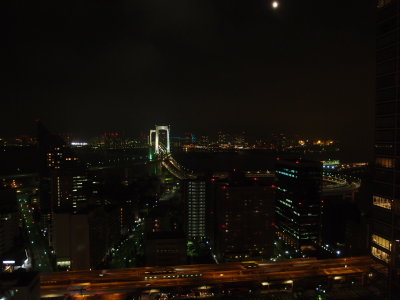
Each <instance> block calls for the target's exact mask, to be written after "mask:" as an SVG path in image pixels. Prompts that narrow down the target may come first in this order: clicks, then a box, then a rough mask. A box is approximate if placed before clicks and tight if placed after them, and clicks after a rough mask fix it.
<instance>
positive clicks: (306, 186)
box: [275, 158, 322, 254]
mask: <svg viewBox="0 0 400 300" xmlns="http://www.w3.org/2000/svg"><path fill="white" fill-rule="evenodd" d="M275 174H276V177H277V180H278V181H277V183H276V207H275V211H276V235H277V238H278V242H283V244H284V245H285V246H288V247H289V248H291V249H293V250H297V251H295V253H296V252H297V253H298V254H301V253H302V252H306V251H313V250H315V249H316V246H317V243H318V241H319V235H320V224H321V198H320V195H321V188H322V186H321V184H322V164H321V163H320V162H313V161H307V160H303V159H286V160H285V159H280V158H277V161H276V165H275Z"/></svg>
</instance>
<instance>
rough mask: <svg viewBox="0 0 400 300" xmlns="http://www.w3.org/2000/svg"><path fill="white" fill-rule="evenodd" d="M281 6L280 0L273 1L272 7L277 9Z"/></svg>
mask: <svg viewBox="0 0 400 300" xmlns="http://www.w3.org/2000/svg"><path fill="white" fill-rule="evenodd" d="M278 7H279V2H278V1H273V2H272V8H274V9H277V8H278Z"/></svg>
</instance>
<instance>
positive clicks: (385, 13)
mask: <svg viewBox="0 0 400 300" xmlns="http://www.w3.org/2000/svg"><path fill="white" fill-rule="evenodd" d="M399 9H400V1H399V0H379V1H377V30H376V34H377V36H376V51H377V52H376V62H377V67H376V72H377V75H376V76H377V78H376V110H375V114H376V116H375V117H376V118H375V174H374V188H373V196H372V204H373V205H372V223H371V226H370V235H369V241H370V253H371V255H372V257H373V258H375V259H376V261H377V262H379V263H381V264H382V266H384V268H385V270H386V272H385V273H387V274H388V278H389V285H390V289H392V288H397V289H398V288H399V285H400V284H399V283H400V276H399V275H400V257H399V254H400V253H399V248H400V226H399V224H400V210H399V207H400V186H399V182H400V160H399V158H400V150H399V142H400V136H399V134H398V129H399V126H400V123H399V121H398V113H399V109H398V106H399V102H400V100H399V87H400V82H399V80H398V72H399V59H400V57H399V50H398V43H399V29H400V28H399V20H400V19H399Z"/></svg>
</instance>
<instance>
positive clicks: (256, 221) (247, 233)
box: [208, 172, 274, 261]
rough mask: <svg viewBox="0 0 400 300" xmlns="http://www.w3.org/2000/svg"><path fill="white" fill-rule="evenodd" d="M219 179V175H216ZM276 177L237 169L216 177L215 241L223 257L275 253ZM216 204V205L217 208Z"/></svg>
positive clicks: (259, 256) (232, 258) (212, 222)
mask: <svg viewBox="0 0 400 300" xmlns="http://www.w3.org/2000/svg"><path fill="white" fill-rule="evenodd" d="M213 179H215V178H213ZM213 179H212V180H213ZM273 182H274V178H273V177H264V178H260V177H246V176H244V174H241V173H239V172H233V173H232V174H230V176H229V177H228V178H226V179H219V180H216V181H215V182H214V183H213V185H214V191H213V193H214V195H210V197H211V198H213V200H211V201H213V202H214V205H211V207H210V210H209V216H208V217H209V218H210V219H211V220H210V225H211V226H212V225H214V226H213V228H212V227H211V226H209V227H211V228H210V229H213V230H214V232H210V237H211V245H212V246H213V248H214V249H215V253H216V255H217V257H218V259H219V260H220V261H242V260H250V259H257V260H259V259H266V258H269V257H270V256H271V255H272V250H273V249H272V244H273V242H272V238H273V227H272V225H273V220H274V209H273V204H274V192H273ZM213 207H214V208H215V209H213Z"/></svg>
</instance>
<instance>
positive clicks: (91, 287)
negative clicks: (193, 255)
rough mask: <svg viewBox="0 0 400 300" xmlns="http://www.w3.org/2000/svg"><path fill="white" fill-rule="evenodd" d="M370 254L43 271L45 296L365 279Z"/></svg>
mask: <svg viewBox="0 0 400 300" xmlns="http://www.w3.org/2000/svg"><path fill="white" fill-rule="evenodd" d="M374 264H375V263H374V261H373V260H372V259H371V258H369V257H351V258H336V259H322V260H317V259H291V260H286V261H279V262H262V261H261V262H253V263H252V264H251V265H250V266H249V265H247V264H244V263H228V264H219V265H182V266H171V267H145V268H130V269H119V270H103V271H70V272H56V273H43V274H41V290H42V297H46V296H47V297H48V296H50V295H52V296H54V295H64V294H66V293H68V291H69V290H71V287H74V286H79V285H80V284H85V293H87V294H96V293H114V292H130V291H134V290H141V289H146V288H149V287H151V288H167V287H185V286H201V285H221V284H222V285H229V284H237V283H253V284H254V283H255V284H260V285H261V283H265V282H267V283H268V284H269V283H274V282H288V281H290V282H291V284H296V282H298V281H301V280H306V279H312V280H322V279H323V280H335V278H343V277H351V278H352V279H354V280H359V281H360V282H364V281H365V280H366V278H367V276H368V273H369V272H370V270H371V268H372V267H373V265H374Z"/></svg>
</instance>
